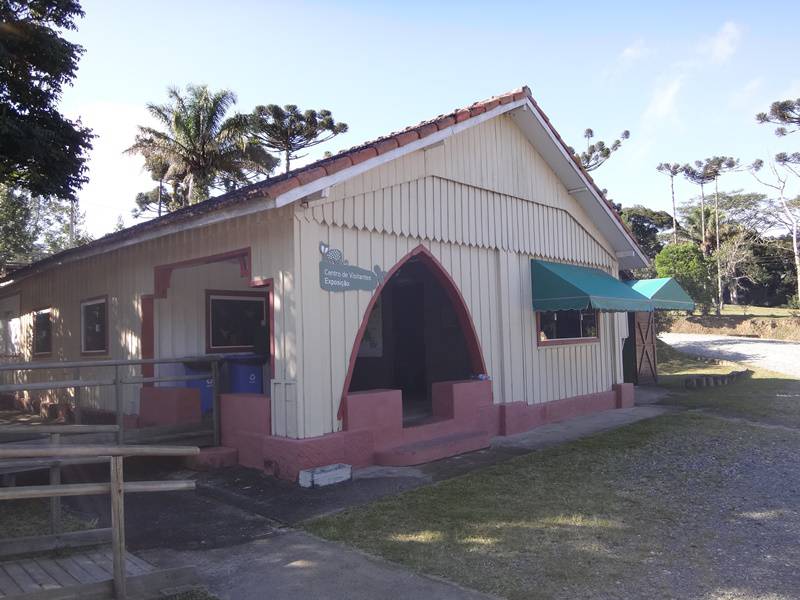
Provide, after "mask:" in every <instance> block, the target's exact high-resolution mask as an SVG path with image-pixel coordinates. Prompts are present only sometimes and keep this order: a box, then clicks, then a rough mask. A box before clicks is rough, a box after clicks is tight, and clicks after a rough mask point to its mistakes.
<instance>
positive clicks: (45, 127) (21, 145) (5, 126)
mask: <svg viewBox="0 0 800 600" xmlns="http://www.w3.org/2000/svg"><path fill="white" fill-rule="evenodd" d="M82 16H83V11H82V10H81V7H80V4H79V3H78V2H77V1H76V0H39V1H36V2H26V1H23V0H20V1H15V0H3V1H2V2H0V106H1V107H2V108H0V115H2V118H0V182H1V183H4V184H6V185H9V186H11V187H14V188H19V189H24V190H26V191H28V192H29V193H31V194H33V195H37V196H57V197H59V198H66V199H69V200H71V201H73V202H74V201H76V200H77V196H76V194H77V191H78V189H80V187H81V186H82V185H83V184H84V183H85V182H86V176H85V174H84V172H85V170H86V153H87V152H88V151H89V150H90V149H91V147H92V144H91V140H92V133H91V131H90V130H88V129H86V128H85V127H83V126H82V125H81V124H80V122H73V121H70V120H69V119H67V118H66V117H64V116H63V115H62V114H61V113H59V112H58V110H56V104H57V103H58V101H59V99H60V98H61V92H62V90H63V88H64V86H66V85H69V84H70V83H71V82H72V80H73V79H74V77H75V71H76V70H77V68H78V59H79V58H80V56H81V54H82V53H83V48H81V47H80V46H78V45H76V44H73V43H71V42H68V41H67V40H65V39H64V38H63V37H61V35H60V33H59V31H60V30H64V29H75V19H76V18H78V17H82Z"/></svg>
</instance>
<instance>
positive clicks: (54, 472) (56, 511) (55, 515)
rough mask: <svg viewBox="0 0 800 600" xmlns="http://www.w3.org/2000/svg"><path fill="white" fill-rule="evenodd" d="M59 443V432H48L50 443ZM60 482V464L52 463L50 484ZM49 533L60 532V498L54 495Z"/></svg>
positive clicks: (51, 500)
mask: <svg viewBox="0 0 800 600" xmlns="http://www.w3.org/2000/svg"><path fill="white" fill-rule="evenodd" d="M60 443H61V434H60V433H51V434H50V445H51V446H58V445H59V444H60ZM60 483H61V466H60V465H52V466H51V467H50V485H58V484H60ZM50 533H52V534H57V533H61V498H60V497H59V496H54V497H52V498H50Z"/></svg>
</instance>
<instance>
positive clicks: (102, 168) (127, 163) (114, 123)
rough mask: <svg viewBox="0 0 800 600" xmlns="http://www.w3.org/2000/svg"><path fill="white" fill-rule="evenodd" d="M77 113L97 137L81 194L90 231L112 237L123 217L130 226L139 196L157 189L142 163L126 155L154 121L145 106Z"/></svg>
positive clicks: (86, 108)
mask: <svg viewBox="0 0 800 600" xmlns="http://www.w3.org/2000/svg"><path fill="white" fill-rule="evenodd" d="M74 113H75V114H76V115H79V116H80V117H81V120H82V122H83V124H84V125H85V126H87V127H89V128H91V129H92V131H93V132H94V134H95V135H96V136H97V137H96V138H95V139H94V141H93V148H92V151H91V154H90V156H89V162H88V167H89V170H88V177H89V182H88V183H87V184H86V185H85V186H84V187H83V189H82V190H81V191H80V192H79V194H78V198H79V200H80V206H81V209H82V210H83V211H85V212H86V226H87V229H88V230H89V232H90V233H91V234H92V235H93V236H95V237H97V236H101V235H104V234H106V233H109V232H110V231H111V230H112V229H113V228H114V225H115V224H116V220H117V217H118V216H119V215H122V217H123V219H124V220H125V222H126V223H127V224H130V223H131V221H132V217H131V209H132V208H134V197H135V196H136V194H137V192H141V191H145V190H148V189H150V188H152V187H155V184H154V183H153V182H152V181H151V180H150V177H149V175H147V173H146V172H144V171H143V169H142V166H143V161H142V159H141V158H140V157H138V156H129V155H127V154H123V152H124V151H125V149H126V148H129V147H130V145H131V144H132V143H133V138H134V136H135V135H136V126H137V125H140V124H149V121H150V117H149V115H148V114H147V112H146V111H145V109H144V107H142V106H139V105H132V104H125V103H118V102H97V103H92V104H88V105H83V106H80V107H78V108H77V110H75V111H74Z"/></svg>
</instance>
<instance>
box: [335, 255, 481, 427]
mask: <svg viewBox="0 0 800 600" xmlns="http://www.w3.org/2000/svg"><path fill="white" fill-rule="evenodd" d="M485 372H486V369H485V366H484V362H483V357H482V356H481V351H480V345H479V343H478V339H477V336H476V334H475V328H474V326H473V324H472V319H471V318H470V315H469V311H468V310H467V308H466V305H465V304H464V300H463V298H462V297H461V294H460V292H459V291H458V288H457V287H456V286H455V283H454V282H453V280H452V279H451V277H450V275H449V274H448V273H447V272H446V271H445V270H444V268H443V267H442V265H441V264H440V263H439V262H438V261H437V260H436V259H435V258H434V257H433V255H432V254H431V253H430V252H429V251H428V250H427V249H426V248H425V247H424V246H419V247H418V248H416V249H415V250H414V251H412V252H411V253H409V254H408V255H407V256H406V257H404V258H403V259H402V260H401V261H400V262H399V263H398V264H397V265H395V267H394V268H393V269H392V270H391V271H390V272H389V274H388V275H387V277H386V279H385V281H384V283H383V285H382V286H381V288H380V289H379V290H378V291H376V293H375V296H374V297H373V300H372V302H371V303H370V306H369V307H368V308H367V311H366V313H365V316H364V322H363V323H362V326H361V328H360V330H359V333H358V335H357V336H356V340H355V344H354V348H353V355H352V356H351V360H350V369H349V372H348V375H347V379H346V381H345V388H344V392H345V394H346V393H350V392H359V391H366V390H377V389H399V390H401V391H402V396H403V423H404V426H413V425H417V424H420V423H424V422H426V421H427V420H428V419H429V418H430V417H432V415H433V407H432V397H431V387H432V384H433V383H435V382H441V381H458V380H463V379H470V378H472V377H475V376H476V375H480V374H483V373H485Z"/></svg>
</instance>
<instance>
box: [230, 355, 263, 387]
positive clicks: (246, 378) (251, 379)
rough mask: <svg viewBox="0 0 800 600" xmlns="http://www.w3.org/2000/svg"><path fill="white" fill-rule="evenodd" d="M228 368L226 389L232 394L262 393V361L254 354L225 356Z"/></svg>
mask: <svg viewBox="0 0 800 600" xmlns="http://www.w3.org/2000/svg"><path fill="white" fill-rule="evenodd" d="M225 363H226V366H227V370H228V391H229V392H231V393H233V394H262V393H264V383H263V382H264V377H263V361H262V360H261V359H260V358H258V357H255V356H247V355H232V356H227V357H225Z"/></svg>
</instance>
